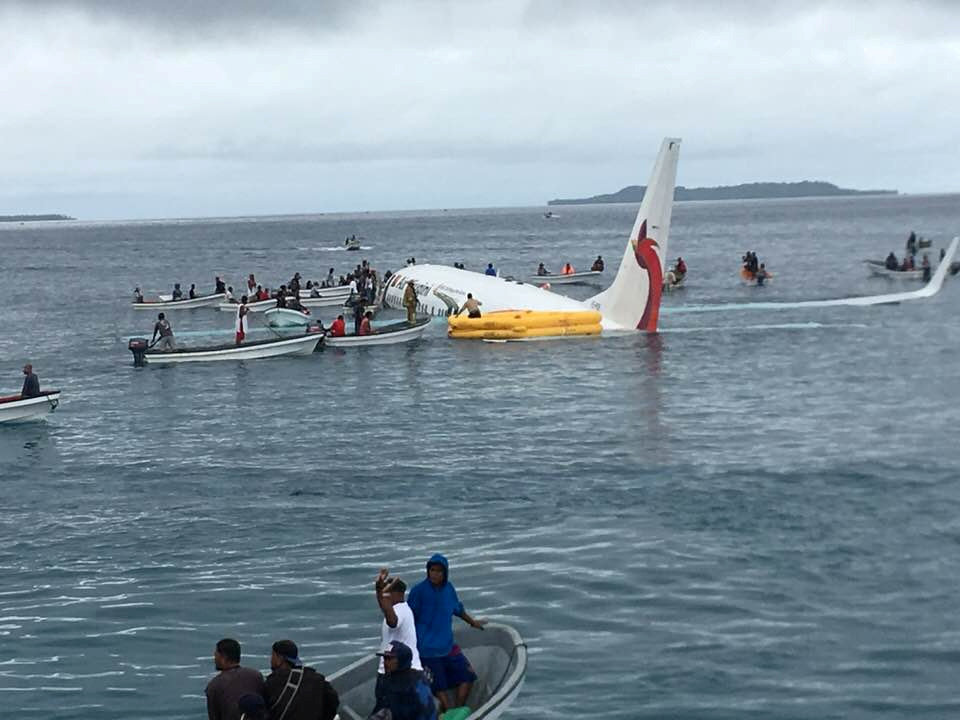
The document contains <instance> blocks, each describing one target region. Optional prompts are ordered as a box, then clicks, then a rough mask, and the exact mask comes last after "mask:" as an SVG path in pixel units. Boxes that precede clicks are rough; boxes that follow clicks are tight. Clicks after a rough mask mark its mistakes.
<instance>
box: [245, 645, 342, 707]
mask: <svg viewBox="0 0 960 720" xmlns="http://www.w3.org/2000/svg"><path fill="white" fill-rule="evenodd" d="M272 650H273V652H272V653H271V654H270V669H271V670H272V672H271V673H270V676H269V677H268V678H267V684H266V688H265V692H264V697H265V698H266V700H267V706H268V707H269V708H270V719H271V720H280V718H283V720H333V718H334V717H335V716H336V714H337V708H338V707H340V698H339V696H338V695H337V691H336V690H334V689H333V685H331V684H330V683H328V682H327V680H326V678H324V677H323V675H321V674H320V673H318V672H317V671H316V670H314V669H313V668H309V667H304V666H303V663H302V662H301V661H300V658H299V657H298V653H299V651H298V649H297V645H296V643H295V642H293V640H278V641H277V642H275V643H274V644H273V647H272Z"/></svg>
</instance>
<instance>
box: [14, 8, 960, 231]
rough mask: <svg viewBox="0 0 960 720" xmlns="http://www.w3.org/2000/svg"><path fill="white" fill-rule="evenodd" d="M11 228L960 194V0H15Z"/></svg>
mask: <svg viewBox="0 0 960 720" xmlns="http://www.w3.org/2000/svg"><path fill="white" fill-rule="evenodd" d="M0 37H2V38H3V42H2V43H0V58H2V61H3V68H4V72H3V73H2V74H0V98H2V101H0V103H2V104H0V214H10V213H17V212H65V213H68V214H70V215H75V216H77V217H82V218H137V217H187V216H213V215H256V214H269V213H295V212H327V211H347V210H386V209H398V208H440V207H474V206H497V205H528V204H539V203H542V202H545V201H546V200H547V199H549V198H552V197H558V196H579V195H590V194H594V193H599V192H611V191H614V190H617V189H619V188H621V187H622V186H624V185H630V184H643V183H645V182H646V180H647V174H648V173H649V171H650V165H651V162H652V160H653V156H654V154H655V153H656V150H657V148H658V146H659V142H660V140H661V139H662V138H663V137H664V136H665V135H676V136H680V137H682V138H683V139H684V145H683V150H682V152H681V159H680V170H679V177H678V182H679V183H681V184H684V185H687V186H699V185H717V184H734V183H739V182H750V181H760V180H801V179H822V180H830V181H833V182H836V183H838V184H841V185H846V186H853V187H859V188H879V187H882V188H898V189H900V190H902V191H906V192H939V191H954V190H960V162H958V157H957V148H958V146H960V142H958V141H960V118H958V110H960V92H958V91H957V90H956V77H957V76H958V74H960V3H951V2H934V1H933V0H930V1H928V2H910V3H907V2H882V1H879V2H870V3H852V2H851V3H840V2H823V3H818V2H776V1H772V2H770V1H768V2H747V1H746V0H728V1H727V2H707V1H706V0H703V1H700V0H688V1H687V2H683V1H682V0H673V1H672V2H667V1H664V2H657V1H654V2H639V1H635V2H628V1H623V2H619V1H611V2H602V1H596V0H595V1H594V2H572V1H571V2H566V1H562V0H550V1H547V0H532V1H530V2H522V1H521V0H514V1H512V2H482V1H477V2H462V3H460V2H414V1H411V0H407V1H406V2H395V3H394V2H366V1H364V0H350V1H345V2H339V1H331V0H325V1H324V2H320V1H319V0H312V1H310V0H269V1H268V0H263V2H255V1H254V0H231V1H230V2H226V1H224V0H217V1H213V0H209V1H208V0H166V1H161V0H156V1H154V2H150V1H148V0H99V1H97V0H86V1H85V0H29V2H19V1H16V0H14V1H13V2H11V1H10V0H6V1H5V2H4V1H3V0H0Z"/></svg>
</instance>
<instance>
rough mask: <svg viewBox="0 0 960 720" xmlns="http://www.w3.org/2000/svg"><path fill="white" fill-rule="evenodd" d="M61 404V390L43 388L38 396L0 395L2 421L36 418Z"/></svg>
mask: <svg viewBox="0 0 960 720" xmlns="http://www.w3.org/2000/svg"><path fill="white" fill-rule="evenodd" d="M59 405H60V391H59V390H41V391H40V394H39V395H37V396H36V397H31V398H25V397H23V396H22V395H8V396H6V397H0V422H20V421H23V420H36V419H38V418H41V417H43V416H44V415H46V414H47V413H51V412H53V411H54V410H56V409H57V407H58V406H59Z"/></svg>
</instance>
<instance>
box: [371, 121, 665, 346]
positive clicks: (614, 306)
mask: <svg viewBox="0 0 960 720" xmlns="http://www.w3.org/2000/svg"><path fill="white" fill-rule="evenodd" d="M679 155H680V140H679V139H678V138H666V139H665V140H664V141H663V144H662V145H661V146H660V154H659V155H658V156H657V160H656V163H655V164H654V166H653V173H652V174H651V176H650V182H649V183H648V184H647V190H646V193H644V196H643V202H642V203H641V204H640V211H639V212H638V213H637V219H636V221H635V222H634V224H633V230H631V232H630V239H629V241H628V242H627V246H626V248H625V249H624V252H623V259H622V260H621V261H620V268H619V269H618V270H617V276H616V277H615V278H614V280H613V283H612V284H611V285H610V287H608V288H607V289H606V290H604V291H603V292H601V293H599V294H597V295H594V296H593V297H591V298H587V299H586V300H583V301H581V300H574V299H573V298H569V297H566V296H564V295H558V294H557V293H554V292H550V291H549V290H545V289H543V288H540V287H537V286H536V285H532V284H530V283H525V282H523V281H520V280H507V279H505V278H500V277H494V276H491V275H484V274H482V273H477V272H472V271H470V270H460V269H458V268H453V267H449V266H446V265H409V266H407V267H405V268H403V269H401V270H398V271H397V272H396V273H394V274H393V275H392V276H391V277H390V280H388V281H387V286H386V292H385V293H384V297H383V304H384V305H385V306H386V307H392V308H397V309H400V308H402V307H403V292H404V289H405V288H406V286H407V282H409V281H413V284H414V287H415V288H416V290H417V298H418V301H419V302H418V305H417V311H418V312H420V313H426V314H428V315H440V316H447V315H450V314H452V313H454V312H456V311H457V310H458V309H459V308H460V307H461V306H462V305H463V303H464V302H465V301H466V299H467V293H471V294H472V295H473V297H474V298H476V299H477V300H479V301H480V303H481V307H482V312H483V313H490V312H496V311H498V310H546V311H561V312H576V311H583V310H595V311H598V312H599V313H600V315H601V325H602V326H603V329H604V330H634V329H636V330H644V331H646V332H656V330H657V321H658V319H659V317H660V294H661V292H662V290H663V275H664V268H665V263H666V259H667V236H668V235H669V233H670V216H671V213H672V211H673V189H674V184H675V182H676V178H677V158H678V157H679Z"/></svg>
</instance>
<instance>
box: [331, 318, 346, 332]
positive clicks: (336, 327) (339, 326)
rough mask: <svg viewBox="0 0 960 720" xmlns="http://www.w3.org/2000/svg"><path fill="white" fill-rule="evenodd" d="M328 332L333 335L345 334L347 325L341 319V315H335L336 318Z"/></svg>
mask: <svg viewBox="0 0 960 720" xmlns="http://www.w3.org/2000/svg"><path fill="white" fill-rule="evenodd" d="M330 334H331V335H333V337H343V336H344V335H346V334H347V326H346V323H345V322H344V321H343V315H337V319H336V320H334V321H333V322H332V323H331V325H330Z"/></svg>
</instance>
